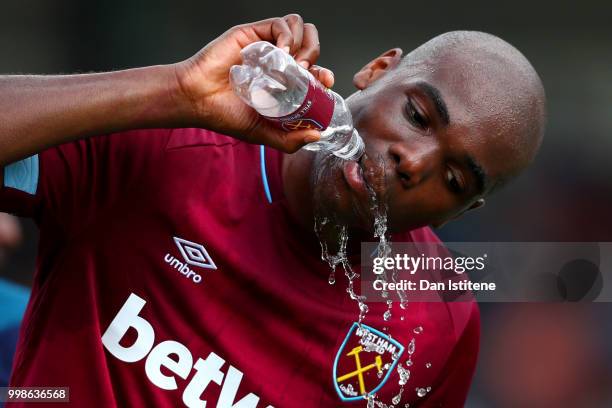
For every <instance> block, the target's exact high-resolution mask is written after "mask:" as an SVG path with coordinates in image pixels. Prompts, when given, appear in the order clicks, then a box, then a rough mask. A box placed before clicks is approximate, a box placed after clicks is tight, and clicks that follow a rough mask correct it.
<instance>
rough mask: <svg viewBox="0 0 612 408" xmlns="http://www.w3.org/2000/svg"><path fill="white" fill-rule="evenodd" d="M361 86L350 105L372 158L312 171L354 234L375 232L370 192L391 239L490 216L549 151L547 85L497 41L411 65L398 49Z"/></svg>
mask: <svg viewBox="0 0 612 408" xmlns="http://www.w3.org/2000/svg"><path fill="white" fill-rule="evenodd" d="M353 84H354V85H355V87H356V88H357V90H358V91H357V92H355V93H354V94H352V95H351V96H350V97H349V98H347V100H346V102H347V105H348V107H349V109H350V111H351V115H352V118H353V124H354V126H355V128H356V129H357V130H358V131H359V134H360V135H361V137H362V138H363V141H364V144H365V150H366V152H365V155H364V159H362V160H361V161H360V162H359V163H358V165H355V163H354V162H353V163H352V167H351V164H341V165H338V166H327V167H325V166H322V165H320V163H322V161H316V160H314V161H312V162H311V163H313V164H312V169H313V171H315V172H318V173H317V174H318V175H320V177H319V178H317V182H316V185H317V186H319V187H320V189H319V190H318V191H319V193H318V194H317V197H320V199H319V200H318V203H319V205H320V207H322V208H325V209H326V211H327V212H328V213H331V214H334V217H336V219H338V220H340V221H341V222H342V223H344V224H345V225H349V226H351V228H356V229H362V230H366V231H369V230H371V228H372V225H373V219H374V213H373V211H374V210H373V209H372V204H371V196H370V195H369V194H368V189H367V188H366V187H364V186H369V187H370V189H371V190H373V191H375V193H376V195H377V196H378V197H381V199H382V200H384V201H385V206H386V209H387V215H388V226H389V230H388V231H390V232H399V231H409V230H411V229H414V228H418V227H421V226H423V225H433V226H439V225H443V224H444V223H446V222H448V221H450V220H453V219H456V218H458V217H460V216H461V215H462V214H464V213H465V212H466V211H469V210H473V209H476V208H479V207H481V206H482V205H483V204H484V199H483V198H484V197H486V196H487V195H488V194H490V193H491V192H492V191H494V190H496V189H497V188H498V187H499V186H501V185H503V184H505V183H506V182H507V181H508V180H510V179H512V178H513V177H515V176H516V175H517V174H519V173H520V172H521V171H522V170H524V169H525V168H526V167H527V166H528V165H529V163H531V162H532V161H533V159H534V157H535V155H536V153H537V151H538V148H539V146H540V144H541V142H542V135H543V133H544V123H545V117H546V112H545V95H544V88H543V87H542V82H541V80H540V78H539V76H538V74H537V73H536V72H535V70H534V68H533V67H532V66H531V64H530V63H529V61H527V59H526V58H525V56H523V54H521V53H520V52H519V51H518V50H517V49H516V48H514V47H513V46H512V45H510V44H508V43H507V42H505V41H503V40H501V39H499V38H497V37H495V36H493V35H490V34H486V33H481V32H474V31H454V32H450V33H446V34H442V35H440V36H437V37H435V38H433V39H432V40H430V41H428V42H426V43H425V44H423V45H421V46H420V47H418V48H417V49H415V50H414V51H412V52H411V53H409V54H408V55H406V56H403V52H402V50H401V49H399V48H392V49H390V50H388V51H386V52H384V53H383V54H381V55H379V56H377V57H375V58H374V59H372V60H370V61H369V62H368V63H367V64H366V65H365V66H363V67H362V68H361V69H360V70H359V71H357V72H356V73H355V75H354V77H353ZM299 157H303V159H299ZM300 160H303V162H300ZM306 160H307V158H306V157H305V156H298V159H296V160H295V161H294V162H295V163H299V164H296V165H295V167H294V170H287V171H288V172H290V171H293V172H294V173H295V175H296V177H297V175H298V174H300V172H302V171H303V163H304V162H306ZM357 166H358V167H359V168H357ZM287 168H289V167H287ZM359 180H361V182H360V181H359ZM312 185H313V184H312V183H311V184H309V188H311V189H312ZM360 186H361V187H360ZM296 196H297V194H296ZM294 202H295V203H297V204H295V205H296V206H298V205H299V200H297V199H296V200H295V201H294Z"/></svg>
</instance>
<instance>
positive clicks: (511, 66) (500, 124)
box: [401, 31, 546, 179]
mask: <svg viewBox="0 0 612 408" xmlns="http://www.w3.org/2000/svg"><path fill="white" fill-rule="evenodd" d="M401 68H403V69H406V70H407V71H408V72H410V76H412V75H418V74H422V76H424V77H429V78H434V79H437V80H440V81H442V82H443V83H442V84H440V83H438V84H435V85H438V86H445V87H447V93H452V94H451V95H448V94H447V95H446V97H447V98H450V97H452V98H455V99H457V100H459V101H460V104H459V105H460V107H459V109H462V110H463V112H462V113H464V114H465V115H464V116H468V117H471V118H473V120H474V123H477V124H478V125H481V126H483V128H485V129H486V132H487V138H488V142H490V143H494V144H495V145H496V146H491V147H496V148H499V149H504V151H505V153H506V154H505V156H506V157H508V159H511V160H509V161H508V166H507V169H505V170H506V171H505V173H506V174H503V175H500V177H501V178H504V179H509V178H512V177H513V176H515V175H516V174H518V173H519V172H520V171H521V170H523V169H524V168H525V167H526V166H527V165H528V164H529V163H530V162H531V161H532V160H533V158H534V156H535V154H536V152H537V150H538V148H539V146H540V144H541V140H542V136H543V131H544V124H545V116H546V114H545V95H544V88H543V86H542V82H541V80H540V77H539V76H538V74H537V73H536V71H535V69H534V68H533V66H532V65H531V63H530V62H529V61H528V60H527V58H525V56H524V55H523V54H521V52H520V51H518V50H517V49H516V48H515V47H513V46H512V45H510V44H509V43H507V42H506V41H504V40H502V39H500V38H498V37H496V36H494V35H491V34H487V33H482V32H477V31H453V32H449V33H445V34H442V35H439V36H437V37H435V38H433V39H431V40H430V41H428V42H426V43H425V44H423V45H421V46H420V47H418V48H417V49H415V50H414V51H412V52H411V53H409V54H408V55H406V56H405V57H404V59H403V60H402V63H401ZM455 109H458V107H457V106H455ZM450 115H451V116H452V115H453V112H451V113H450Z"/></svg>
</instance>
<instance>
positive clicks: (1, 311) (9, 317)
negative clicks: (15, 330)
mask: <svg viewBox="0 0 612 408" xmlns="http://www.w3.org/2000/svg"><path fill="white" fill-rule="evenodd" d="M29 297H30V291H29V290H28V289H27V288H26V287H24V286H21V285H17V284H15V283H12V282H10V281H8V280H6V279H2V278H0V330H4V329H5V328H7V327H9V326H14V325H17V324H19V322H20V321H21V319H22V318H23V313H24V312H25V309H26V306H27V304H28V298H29Z"/></svg>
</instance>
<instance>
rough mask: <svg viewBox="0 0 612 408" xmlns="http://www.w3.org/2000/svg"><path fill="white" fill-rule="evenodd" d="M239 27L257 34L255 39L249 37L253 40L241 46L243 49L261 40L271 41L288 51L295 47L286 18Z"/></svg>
mask: <svg viewBox="0 0 612 408" xmlns="http://www.w3.org/2000/svg"><path fill="white" fill-rule="evenodd" d="M239 27H240V28H241V29H242V30H245V29H246V30H249V29H251V30H253V32H254V33H255V38H252V37H251V36H249V37H251V38H249V40H248V42H247V43H246V44H241V47H246V46H247V45H249V44H250V43H251V42H255V41H260V40H264V41H269V42H271V43H273V44H275V45H276V46H277V47H278V48H284V49H285V50H286V51H289V50H290V49H291V47H292V45H293V33H292V32H291V29H290V28H289V25H288V24H287V21H285V19H284V18H280V17H276V18H269V19H267V20H262V21H257V22H255V23H251V24H246V25H244V26H239Z"/></svg>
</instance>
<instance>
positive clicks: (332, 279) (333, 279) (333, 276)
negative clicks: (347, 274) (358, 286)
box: [327, 272, 336, 285]
mask: <svg viewBox="0 0 612 408" xmlns="http://www.w3.org/2000/svg"><path fill="white" fill-rule="evenodd" d="M327 282H329V284H330V285H333V284H334V283H336V273H335V272H332V273H330V274H329V278H328V279H327Z"/></svg>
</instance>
